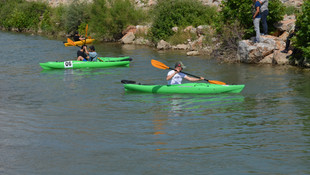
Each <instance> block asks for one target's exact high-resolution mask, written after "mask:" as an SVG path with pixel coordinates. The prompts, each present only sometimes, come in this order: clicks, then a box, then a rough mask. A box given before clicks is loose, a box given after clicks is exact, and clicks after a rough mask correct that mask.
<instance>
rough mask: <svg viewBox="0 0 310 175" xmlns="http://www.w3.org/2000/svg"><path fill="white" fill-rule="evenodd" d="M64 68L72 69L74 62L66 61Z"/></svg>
mask: <svg viewBox="0 0 310 175" xmlns="http://www.w3.org/2000/svg"><path fill="white" fill-rule="evenodd" d="M64 66H65V68H71V67H73V63H72V61H65V62H64Z"/></svg>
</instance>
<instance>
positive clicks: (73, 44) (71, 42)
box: [67, 38, 76, 46]
mask: <svg viewBox="0 0 310 175" xmlns="http://www.w3.org/2000/svg"><path fill="white" fill-rule="evenodd" d="M67 42H68V43H70V44H71V45H72V46H76V44H75V43H74V42H73V41H72V40H71V39H69V38H67Z"/></svg>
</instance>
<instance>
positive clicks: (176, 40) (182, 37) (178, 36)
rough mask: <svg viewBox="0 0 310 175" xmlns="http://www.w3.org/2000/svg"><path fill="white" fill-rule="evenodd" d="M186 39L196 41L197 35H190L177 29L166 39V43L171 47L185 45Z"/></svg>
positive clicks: (188, 32)
mask: <svg viewBox="0 0 310 175" xmlns="http://www.w3.org/2000/svg"><path fill="white" fill-rule="evenodd" d="M187 39H191V40H196V39H197V35H196V34H193V33H191V32H190V31H183V30H182V29H179V30H178V31H177V32H175V33H174V34H173V35H172V36H170V37H169V38H168V39H167V42H169V43H170V44H172V45H177V44H185V43H187Z"/></svg>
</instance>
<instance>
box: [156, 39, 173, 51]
mask: <svg viewBox="0 0 310 175" xmlns="http://www.w3.org/2000/svg"><path fill="white" fill-rule="evenodd" d="M170 48H171V44H170V43H168V42H166V41H164V40H160V41H159V42H158V43H157V49H158V50H167V49H170Z"/></svg>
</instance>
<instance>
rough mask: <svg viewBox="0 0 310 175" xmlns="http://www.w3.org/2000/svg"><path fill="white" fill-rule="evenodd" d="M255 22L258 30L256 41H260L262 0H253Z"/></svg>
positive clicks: (256, 30) (255, 27)
mask: <svg viewBox="0 0 310 175" xmlns="http://www.w3.org/2000/svg"><path fill="white" fill-rule="evenodd" d="M253 3H254V4H253V24H254V29H255V32H256V37H255V41H254V43H259V41H260V30H259V22H260V19H261V16H260V13H259V12H260V7H261V5H260V2H259V0H253Z"/></svg>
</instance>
